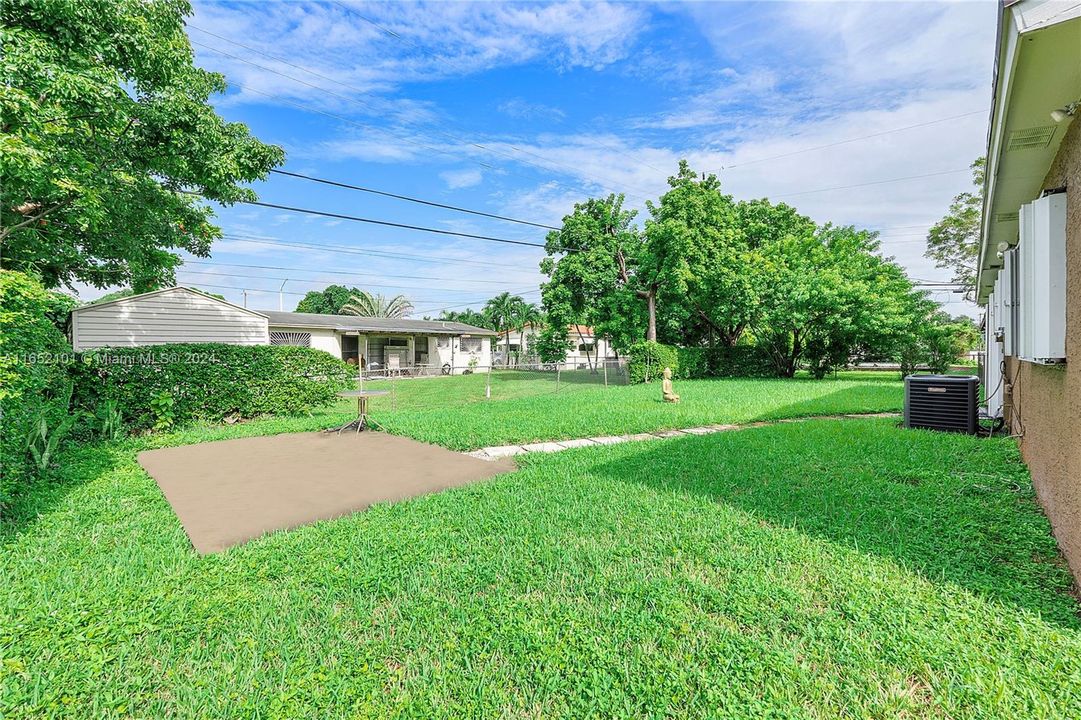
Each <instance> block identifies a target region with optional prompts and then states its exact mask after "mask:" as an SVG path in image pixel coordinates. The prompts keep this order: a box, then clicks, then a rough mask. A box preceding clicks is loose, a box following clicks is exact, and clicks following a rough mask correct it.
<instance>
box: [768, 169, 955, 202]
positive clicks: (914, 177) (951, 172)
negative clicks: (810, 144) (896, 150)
mask: <svg viewBox="0 0 1081 720" xmlns="http://www.w3.org/2000/svg"><path fill="white" fill-rule="evenodd" d="M962 172H971V168H961V169H959V170H942V171H940V172H932V173H923V174H922V175H908V176H906V177H899V178H891V179H889V180H874V181H872V182H865V183H856V184H854V185H838V186H836V187H827V188H816V189H814V190H801V191H800V192H794V193H783V194H781V195H774V196H773V197H775V198H778V197H795V196H797V195H810V194H811V193H820V192H829V191H830V190H851V189H852V188H860V187H867V186H868V185H885V184H887V183H895V182H902V181H905V180H919V179H920V178H928V177H937V176H939V175H955V174H957V173H962Z"/></svg>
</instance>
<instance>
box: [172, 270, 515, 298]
mask: <svg viewBox="0 0 1081 720" xmlns="http://www.w3.org/2000/svg"><path fill="white" fill-rule="evenodd" d="M180 270H181V271H182V272H186V273H189V274H193V275H213V276H217V277H236V278H245V279H248V280H283V281H288V282H294V283H302V284H306V285H331V284H333V282H334V281H333V280H327V279H325V278H297V277H278V276H274V275H245V274H243V273H234V272H214V271H212V270H189V269H187V268H180ZM463 282H468V281H463ZM503 284H504V285H505V283H503ZM364 285H365V286H366V287H374V288H390V289H392V290H439V291H442V292H448V293H473V294H483V293H484V292H485V291H484V290H481V289H477V288H446V287H439V288H437V287H432V286H431V285H387V284H384V283H371V282H366V283H364Z"/></svg>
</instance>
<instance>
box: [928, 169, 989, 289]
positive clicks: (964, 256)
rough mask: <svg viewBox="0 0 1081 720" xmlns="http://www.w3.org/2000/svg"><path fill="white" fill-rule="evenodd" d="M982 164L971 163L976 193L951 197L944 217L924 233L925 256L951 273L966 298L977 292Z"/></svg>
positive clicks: (981, 207)
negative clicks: (951, 200) (925, 243)
mask: <svg viewBox="0 0 1081 720" xmlns="http://www.w3.org/2000/svg"><path fill="white" fill-rule="evenodd" d="M985 165H986V160H985V158H979V159H978V160H976V161H975V162H974V163H972V183H973V184H974V185H975V186H976V188H977V189H976V191H975V192H963V193H961V194H960V195H957V196H956V197H954V199H953V202H952V203H950V210H949V212H948V213H946V216H945V217H943V218H942V219H941V220H939V221H938V222H937V223H935V224H934V225H933V226H932V227H931V229H930V230H929V231H928V232H927V251H926V252H925V253H924V255H925V256H926V257H928V258H930V259H932V260H934V261H935V265H937V266H938V267H940V268H946V269H949V270H952V271H953V281H954V282H956V283H960V284H961V286H962V287H963V289H964V291H965V295H966V297H968V298H969V299H971V298H972V296H973V293H974V291H975V289H976V274H977V273H976V263H977V262H978V260H977V258H978V257H979V253H980V218H981V216H982V213H983V181H984V169H985Z"/></svg>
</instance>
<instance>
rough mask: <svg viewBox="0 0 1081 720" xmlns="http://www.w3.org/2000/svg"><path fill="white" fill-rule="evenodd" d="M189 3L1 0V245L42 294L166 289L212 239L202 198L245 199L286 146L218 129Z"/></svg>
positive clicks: (212, 79)
mask: <svg viewBox="0 0 1081 720" xmlns="http://www.w3.org/2000/svg"><path fill="white" fill-rule="evenodd" d="M190 14H191V6H190V5H189V4H188V3H187V2H186V1H185V0H80V2H40V1H39V0H8V2H4V3H2V4H0V42H2V44H3V48H4V62H3V65H2V67H3V70H2V73H3V83H2V84H0V108H2V117H3V120H2V126H3V134H4V163H3V168H2V170H0V182H2V185H3V189H4V196H3V202H2V203H0V251H2V252H3V255H4V262H5V265H6V266H7V267H8V268H12V269H18V270H26V271H32V272H36V273H37V274H38V275H40V277H41V278H42V280H43V282H44V283H45V284H46V286H48V287H56V286H59V285H69V286H70V285H71V284H73V283H74V282H85V283H88V284H90V285H93V286H95V287H108V286H110V285H118V284H125V285H129V286H131V287H133V288H135V289H136V290H138V291H143V290H147V289H151V288H154V287H160V286H162V285H169V284H172V283H173V282H174V273H175V269H176V267H177V266H178V265H179V264H180V262H181V261H180V258H179V256H178V255H177V254H176V253H175V252H174V251H176V250H184V251H187V252H190V253H192V254H193V255H196V256H199V257H206V256H207V255H208V254H209V251H210V245H211V242H212V241H213V240H214V239H215V238H217V237H218V236H219V235H220V231H219V230H218V228H216V227H215V226H214V225H212V224H211V218H212V216H213V213H212V211H211V209H210V208H209V207H208V206H207V204H206V203H205V200H212V201H214V202H218V203H222V204H225V205H229V204H232V203H236V202H240V201H244V200H254V199H255V193H254V192H253V191H252V190H251V189H249V188H247V187H244V185H243V184H244V183H247V182H251V181H254V180H258V179H262V178H264V177H265V176H266V173H267V171H268V170H270V169H271V168H273V167H274V166H276V165H279V164H280V163H281V162H282V161H283V158H284V153H283V151H282V150H281V148H278V147H276V146H271V145H265V144H263V143H261V142H259V141H258V140H256V139H255V138H253V137H252V136H251V135H250V134H249V132H248V129H247V128H246V127H245V126H244V125H242V124H239V123H227V122H225V121H223V120H222V119H221V118H220V117H219V116H218V115H217V114H216V113H215V112H214V109H213V107H212V106H211V105H210V103H209V98H210V96H211V94H214V93H221V92H224V90H225V80H224V78H223V77H222V76H221V75H219V74H217V73H211V72H207V71H205V70H201V69H199V68H197V67H195V66H194V65H193V56H192V50H191V45H190V43H189V42H188V38H187V36H186V35H185V33H184V18H185V17H186V16H188V15H190Z"/></svg>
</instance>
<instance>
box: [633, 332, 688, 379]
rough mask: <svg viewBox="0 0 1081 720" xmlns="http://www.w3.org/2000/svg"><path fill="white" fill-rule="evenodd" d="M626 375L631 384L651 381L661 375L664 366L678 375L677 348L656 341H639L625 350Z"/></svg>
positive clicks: (674, 374)
mask: <svg viewBox="0 0 1081 720" xmlns="http://www.w3.org/2000/svg"><path fill="white" fill-rule="evenodd" d="M627 355H628V356H629V358H630V360H629V361H628V363H627V376H628V378H629V379H630V382H631V383H632V384H637V383H644V382H653V381H654V380H657V379H659V378H660V377H661V373H662V372H664V369H665V368H666V367H669V368H672V375H673V376H674V377H679V376H680V375H679V348H675V347H672V346H671V345H662V344H661V343H658V342H639V343H635V344H634V345H631V346H630V348H629V349H628V350H627Z"/></svg>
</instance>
